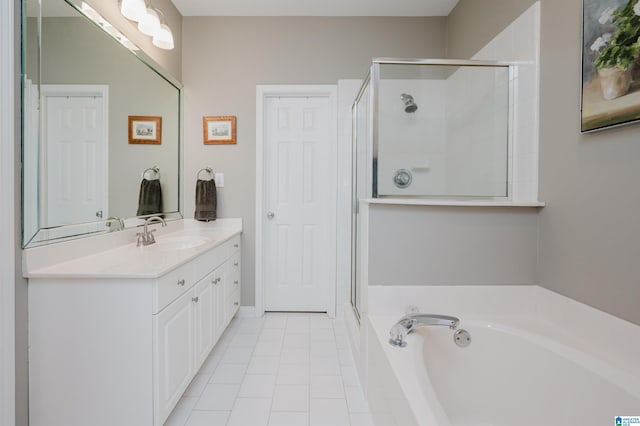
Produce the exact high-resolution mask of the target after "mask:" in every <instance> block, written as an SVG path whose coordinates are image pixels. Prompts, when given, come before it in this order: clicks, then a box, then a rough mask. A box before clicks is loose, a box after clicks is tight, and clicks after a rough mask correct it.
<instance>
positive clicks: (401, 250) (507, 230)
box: [369, 205, 538, 285]
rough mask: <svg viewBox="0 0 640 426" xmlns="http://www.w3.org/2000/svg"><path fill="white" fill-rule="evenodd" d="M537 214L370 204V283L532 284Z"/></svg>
mask: <svg viewBox="0 0 640 426" xmlns="http://www.w3.org/2000/svg"><path fill="white" fill-rule="evenodd" d="M537 213H538V210H537V209H532V208H531V209H530V208H511V207H509V208H501V207H494V208H486V207H462V208H460V207H444V206H443V207H440V206H419V207H418V206H386V205H371V207H370V214H369V229H370V235H369V284H370V285H518V284H535V283H536V281H537V277H536V268H537V248H538V247H537V238H536V233H537V230H538V215H537Z"/></svg>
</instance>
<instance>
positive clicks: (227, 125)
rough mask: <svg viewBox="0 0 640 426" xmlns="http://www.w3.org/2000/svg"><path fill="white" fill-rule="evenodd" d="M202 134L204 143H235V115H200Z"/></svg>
mask: <svg viewBox="0 0 640 426" xmlns="http://www.w3.org/2000/svg"><path fill="white" fill-rule="evenodd" d="M202 134H203V137H204V144H205V145H235V143H236V116H235V115H224V116H215V117H211V116H208V117H207V116H205V117H202Z"/></svg>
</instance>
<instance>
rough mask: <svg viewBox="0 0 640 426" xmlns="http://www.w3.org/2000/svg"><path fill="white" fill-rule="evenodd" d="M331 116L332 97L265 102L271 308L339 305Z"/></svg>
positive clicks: (267, 302) (267, 297)
mask: <svg viewBox="0 0 640 426" xmlns="http://www.w3.org/2000/svg"><path fill="white" fill-rule="evenodd" d="M334 113H335V111H334V106H333V104H332V100H331V99H330V97H329V96H273V97H267V98H266V99H265V103H264V123H263V128H264V135H263V138H264V140H263V144H264V147H263V149H264V179H265V182H264V200H263V206H264V209H265V211H264V212H262V214H263V215H264V217H263V219H264V230H263V241H262V252H263V255H264V257H263V258H264V267H263V269H264V310H266V311H318V312H328V311H332V309H331V307H332V305H334V304H335V299H334V298H335V291H332V288H333V290H334V289H335V253H336V250H335V234H332V233H335V215H336V212H335V182H336V178H335V158H334V157H335V138H336V135H335V134H334V126H333V117H332V114H334ZM332 271H333V272H332ZM332 297H333V298H332Z"/></svg>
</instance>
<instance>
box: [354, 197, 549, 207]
mask: <svg viewBox="0 0 640 426" xmlns="http://www.w3.org/2000/svg"><path fill="white" fill-rule="evenodd" d="M360 202H362V203H366V204H382V205H400V206H401V205H405V206H445V207H446V206H449V207H544V206H545V203H544V202H543V201H531V202H519V201H491V200H482V201H480V200H474V201H472V200H469V201H467V200H442V199H440V200H436V199H425V198H365V199H361V200H360Z"/></svg>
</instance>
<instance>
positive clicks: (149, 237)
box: [136, 216, 167, 247]
mask: <svg viewBox="0 0 640 426" xmlns="http://www.w3.org/2000/svg"><path fill="white" fill-rule="evenodd" d="M156 222H158V223H161V224H162V227H163V228H164V227H165V226H167V222H165V221H164V219H163V218H161V217H160V216H151V217H150V218H149V219H147V220H145V221H144V230H143V232H138V233H136V237H137V240H136V247H140V246H141V245H142V246H148V245H149V244H154V243H155V242H156V238H155V237H154V236H153V233H154V232H156V230H155V229H152V230H150V231H149V230H148V228H147V227H148V226H149V225H151V224H152V223H156Z"/></svg>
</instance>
